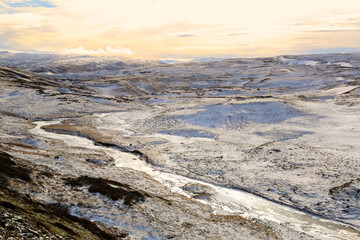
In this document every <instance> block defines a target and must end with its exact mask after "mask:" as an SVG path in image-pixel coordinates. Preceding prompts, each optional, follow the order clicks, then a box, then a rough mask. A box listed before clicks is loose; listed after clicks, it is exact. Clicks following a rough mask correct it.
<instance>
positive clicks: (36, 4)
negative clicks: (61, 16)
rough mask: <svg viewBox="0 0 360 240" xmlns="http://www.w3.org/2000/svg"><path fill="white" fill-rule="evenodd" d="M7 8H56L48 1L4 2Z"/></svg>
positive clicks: (19, 0)
mask: <svg viewBox="0 0 360 240" xmlns="http://www.w3.org/2000/svg"><path fill="white" fill-rule="evenodd" d="M5 2H6V4H7V5H8V6H9V7H13V8H19V7H21V8H22V7H46V8H53V7H56V6H55V5H54V4H52V3H51V2H50V1H45V0H8V1H5Z"/></svg>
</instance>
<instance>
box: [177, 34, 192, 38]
mask: <svg viewBox="0 0 360 240" xmlns="http://www.w3.org/2000/svg"><path fill="white" fill-rule="evenodd" d="M195 36H196V35H195V34H181V35H177V36H176V37H195Z"/></svg>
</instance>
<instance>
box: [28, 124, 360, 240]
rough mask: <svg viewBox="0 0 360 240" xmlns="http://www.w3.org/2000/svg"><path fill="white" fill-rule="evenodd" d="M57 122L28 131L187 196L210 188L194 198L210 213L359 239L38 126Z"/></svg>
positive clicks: (329, 224) (335, 226) (347, 230)
mask: <svg viewBox="0 0 360 240" xmlns="http://www.w3.org/2000/svg"><path fill="white" fill-rule="evenodd" d="M60 122H61V121H60V120H58V121H38V122H35V124H36V127H35V128H33V129H32V130H31V133H32V134H34V135H37V136H42V137H45V138H49V139H57V140H61V141H63V142H64V143H66V144H67V145H69V146H72V147H79V148H86V149H92V150H101V151H103V152H105V153H106V154H107V155H109V156H111V157H113V158H114V159H115V164H116V166H117V167H126V168H131V169H134V170H137V171H141V172H145V173H147V174H148V175H149V176H151V177H152V178H153V179H155V180H157V181H159V182H161V183H162V184H163V185H165V186H167V187H169V188H170V189H171V191H173V192H174V193H177V194H181V195H184V196H187V197H189V198H190V197H191V194H190V193H189V192H187V191H185V190H184V186H185V185H202V186H206V187H207V188H208V189H210V191H211V193H212V197H211V198H208V199H198V200H197V201H199V202H201V203H202V204H207V205H209V206H211V208H212V210H213V213H214V214H224V213H226V214H229V215H239V216H242V217H245V218H248V219H251V220H254V221H257V222H259V223H261V224H266V225H268V226H271V227H272V228H273V229H274V230H276V229H281V228H283V229H287V230H290V231H296V232H303V233H305V234H306V235H308V236H310V237H313V238H316V239H360V232H359V231H358V230H355V229H353V228H351V227H350V226H347V225H345V224H343V223H340V222H336V221H331V220H325V219H321V218H319V217H316V216H313V215H310V214H307V213H304V212H301V211H298V210H296V209H293V208H290V207H287V206H284V205H281V204H277V203H275V202H272V201H269V200H266V199H264V198H261V197H258V196H256V195H253V194H251V193H247V192H244V191H241V190H236V189H230V188H226V187H221V186H216V185H213V184H209V183H206V182H203V181H199V180H194V179H190V178H186V177H183V176H179V175H175V174H171V173H166V172H162V171H159V170H156V169H154V168H152V166H151V165H149V164H147V163H146V162H145V161H143V160H141V159H139V158H138V156H136V155H135V154H132V153H127V152H121V151H120V150H118V149H114V148H109V147H104V146H97V145H95V144H94V142H93V141H92V140H89V139H87V138H83V137H79V136H73V135H66V134H57V133H52V132H47V131H45V130H43V129H42V126H45V125H51V124H58V123H60Z"/></svg>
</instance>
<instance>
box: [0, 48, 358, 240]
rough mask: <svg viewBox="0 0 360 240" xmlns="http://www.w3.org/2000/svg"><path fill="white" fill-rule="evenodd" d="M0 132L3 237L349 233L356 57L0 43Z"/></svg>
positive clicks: (352, 234) (354, 235)
mask: <svg viewBox="0 0 360 240" xmlns="http://www.w3.org/2000/svg"><path fill="white" fill-rule="evenodd" d="M210 60H211V61H210ZM0 125H1V128H0V185H1V187H0V235H1V234H2V235H1V236H0V239H10V237H14V239H16V238H17V239H31V238H32V239H37V238H40V237H45V236H48V237H51V238H52V239H60V237H61V236H62V237H64V238H65V239H83V238H87V239H360V54H357V53H351V54H350V53H349V54H323V55H301V56H300V55H299V56H278V57H267V58H233V59H219V60H217V59H199V60H198V61H189V62H179V63H169V62H168V61H148V60H136V59H135V60H132V59H126V58H119V57H91V56H69V55H68V56H67V55H49V54H25V53H11V52H0ZM53 215H56V217H52V216H53ZM19 218H20V219H22V221H18V220H16V219H19ZM9 226H10V227H9ZM26 229H27V230H26ZM25 230H26V231H25ZM85 236H86V237H85Z"/></svg>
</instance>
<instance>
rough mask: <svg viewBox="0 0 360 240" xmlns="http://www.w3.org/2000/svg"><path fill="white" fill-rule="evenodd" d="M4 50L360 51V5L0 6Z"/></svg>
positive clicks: (110, 1)
mask: <svg viewBox="0 0 360 240" xmlns="http://www.w3.org/2000/svg"><path fill="white" fill-rule="evenodd" d="M0 49H4V50H12V51H30V52H31V51H37V52H51V53H64V54H72V53H74V54H90V55H121V56H125V57H136V58H153V59H159V58H194V57H210V56H213V57H237V56H246V57H254V56H273V55H280V54H301V53H318V52H319V53H325V52H349V51H359V50H360V0H251V1H250V0H211V1H209V0H102V1H99V0H47V1H45V0H28V1H24V0H0Z"/></svg>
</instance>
